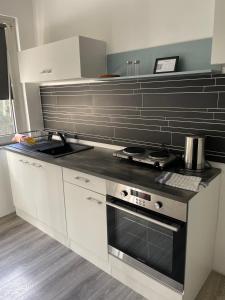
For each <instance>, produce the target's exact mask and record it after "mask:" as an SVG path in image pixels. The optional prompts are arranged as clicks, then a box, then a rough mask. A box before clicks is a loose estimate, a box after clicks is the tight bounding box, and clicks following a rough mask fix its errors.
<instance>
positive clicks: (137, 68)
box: [134, 59, 140, 76]
mask: <svg viewBox="0 0 225 300" xmlns="http://www.w3.org/2000/svg"><path fill="white" fill-rule="evenodd" d="M134 75H135V76H138V75H140V60H139V59H137V60H135V61H134Z"/></svg>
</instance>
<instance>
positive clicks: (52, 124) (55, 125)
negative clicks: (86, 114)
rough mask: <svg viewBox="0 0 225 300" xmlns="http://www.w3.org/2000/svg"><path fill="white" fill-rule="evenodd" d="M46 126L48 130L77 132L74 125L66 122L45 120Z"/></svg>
mask: <svg viewBox="0 0 225 300" xmlns="http://www.w3.org/2000/svg"><path fill="white" fill-rule="evenodd" d="M44 126H45V128H48V129H57V130H63V131H68V132H75V125H74V123H70V122H64V121H61V122H60V121H55V120H46V119H45V120H44Z"/></svg>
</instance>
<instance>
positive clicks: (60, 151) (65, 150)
mask: <svg viewBox="0 0 225 300" xmlns="http://www.w3.org/2000/svg"><path fill="white" fill-rule="evenodd" d="M91 148H93V147H91V146H87V145H81V144H65V145H62V144H60V145H57V146H55V145H50V146H48V147H47V148H44V149H43V148H42V149H37V150H36V151H38V152H41V153H44V154H48V155H51V156H53V157H60V156H64V155H68V154H72V153H77V152H80V151H84V150H88V149H91Z"/></svg>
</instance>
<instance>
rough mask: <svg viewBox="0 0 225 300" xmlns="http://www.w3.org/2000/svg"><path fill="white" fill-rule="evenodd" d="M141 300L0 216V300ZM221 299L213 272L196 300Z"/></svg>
mask: <svg viewBox="0 0 225 300" xmlns="http://www.w3.org/2000/svg"><path fill="white" fill-rule="evenodd" d="M53 299H54V300H144V298H143V297H141V296H140V295H138V294H136V293H134V292H133V291H132V290H131V289H129V288H128V287H126V286H124V285H123V284H121V283H119V282H118V281H117V280H115V279H113V278H112V277H111V276H109V275H108V274H106V273H104V272H103V271H101V270H99V269H98V268H97V267H95V266H94V265H92V264H91V263H89V262H87V261H86V260H84V259H83V258H81V257H80V256H78V255H76V254H75V253H73V252H72V251H70V250H69V249H67V248H66V247H64V246H63V245H61V244H60V243H58V242H56V241H55V240H53V239H51V238H50V237H48V236H47V235H45V234H43V233H42V232H41V231H39V230H38V229H36V228H34V227H33V226H31V225H30V224H28V223H26V222H25V221H23V220H22V219H20V218H18V217H17V216H15V215H10V216H7V217H4V218H0V300H53ZM214 299H215V300H225V279H224V277H222V276H220V275H219V274H216V273H212V274H211V276H210V278H209V280H208V282H207V284H206V285H205V286H204V287H203V289H202V291H201V292H200V294H199V296H198V297H197V300H214Z"/></svg>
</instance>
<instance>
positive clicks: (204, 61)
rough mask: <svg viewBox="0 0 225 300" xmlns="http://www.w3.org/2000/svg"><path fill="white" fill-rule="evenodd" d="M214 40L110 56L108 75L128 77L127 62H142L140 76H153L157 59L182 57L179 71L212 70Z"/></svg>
mask: <svg viewBox="0 0 225 300" xmlns="http://www.w3.org/2000/svg"><path fill="white" fill-rule="evenodd" d="M211 48H212V39H211V38H207V39H201V40H195V41H189V42H183V43H177V44H171V45H165V46H159V47H153V48H146V49H140V50H134V51H128V52H121V53H115V54H109V55H108V56H107V63H108V73H113V74H119V75H126V61H127V60H132V61H134V60H136V59H139V60H140V61H141V66H140V74H152V73H153V69H154V64H155V60H156V58H159V57H168V56H177V55H178V56H180V62H179V69H178V71H194V70H204V69H211V68H212V66H211V63H210V61H211Z"/></svg>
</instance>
